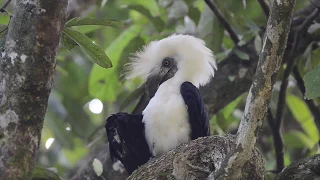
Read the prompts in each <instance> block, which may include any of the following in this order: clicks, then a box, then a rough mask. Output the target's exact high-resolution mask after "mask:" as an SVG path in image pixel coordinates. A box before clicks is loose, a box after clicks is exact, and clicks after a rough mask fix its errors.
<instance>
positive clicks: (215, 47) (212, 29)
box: [197, 6, 224, 53]
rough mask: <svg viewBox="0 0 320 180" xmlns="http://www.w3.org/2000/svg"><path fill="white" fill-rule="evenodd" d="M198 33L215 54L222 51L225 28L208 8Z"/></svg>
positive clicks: (205, 10)
mask: <svg viewBox="0 0 320 180" xmlns="http://www.w3.org/2000/svg"><path fill="white" fill-rule="evenodd" d="M197 33H198V34H199V37H200V38H201V39H203V40H204V41H205V42H206V46H207V47H208V48H210V49H211V50H212V51H213V52H214V53H218V52H219V51H220V50H221V45H222V40H223V37H224V35H223V33H224V28H223V26H221V24H220V22H219V21H218V19H217V18H216V16H214V14H213V12H212V10H211V9H210V8H209V7H208V6H205V7H204V9H203V11H202V13H201V16H200V20H199V24H198V26H197Z"/></svg>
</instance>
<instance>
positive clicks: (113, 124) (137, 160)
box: [105, 34, 217, 174]
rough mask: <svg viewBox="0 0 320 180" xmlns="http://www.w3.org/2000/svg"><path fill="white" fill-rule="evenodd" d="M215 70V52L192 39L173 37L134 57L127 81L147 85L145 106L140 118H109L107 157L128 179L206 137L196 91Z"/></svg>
mask: <svg viewBox="0 0 320 180" xmlns="http://www.w3.org/2000/svg"><path fill="white" fill-rule="evenodd" d="M216 70H217V65H216V61H215V57H214V55H213V52H212V51H211V50H210V49H209V48H207V47H206V45H205V42H204V41H203V40H201V39H199V38H196V37H194V36H192V35H184V34H173V35H171V36H168V37H166V38H164V39H161V40H157V41H153V42H151V43H149V44H148V45H145V46H144V47H143V48H142V49H140V50H139V51H137V52H136V53H134V54H133V55H132V57H130V62H129V64H128V65H127V68H126V75H125V76H126V79H128V80H130V79H134V78H141V79H142V80H143V81H144V82H145V84H146V86H145V94H146V96H147V97H148V98H149V102H148V104H147V106H146V107H145V109H144V110H143V111H142V113H139V114H129V113H126V112H120V113H117V114H113V115H111V116H110V117H109V118H107V120H106V125H105V128H106V132H107V137H108V141H109V150H110V155H111V157H112V158H113V159H114V158H116V159H118V160H120V161H121V163H122V164H123V165H124V167H125V169H126V170H127V172H128V173H129V174H131V173H132V172H133V171H134V170H136V169H137V168H138V167H140V166H141V165H143V164H145V163H146V162H147V161H148V160H149V159H150V158H151V157H157V156H160V155H162V154H164V153H166V152H168V151H170V150H172V149H174V148H176V147H177V146H178V145H180V144H183V143H187V142H189V141H191V140H194V139H197V138H199V137H205V136H209V135H210V128H209V118H208V114H207V111H206V108H205V105H204V102H203V99H202V97H201V94H200V92H199V87H200V86H204V85H206V84H207V83H208V82H209V81H210V80H211V79H212V77H214V74H215V71H216Z"/></svg>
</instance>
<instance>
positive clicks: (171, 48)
mask: <svg viewBox="0 0 320 180" xmlns="http://www.w3.org/2000/svg"><path fill="white" fill-rule="evenodd" d="M166 57H172V58H174V60H175V61H176V63H177V67H178V71H177V72H176V74H175V76H174V77H176V78H177V77H178V78H180V79H181V80H183V81H190V82H191V83H193V84H194V85H195V86H196V87H199V85H201V86H203V85H205V84H207V83H208V82H209V81H210V79H211V77H213V76H214V70H216V69H217V66H216V63H215V59H214V56H213V54H212V51H211V50H210V49H209V48H207V47H206V46H205V43H204V41H203V40H201V39H198V38H195V37H193V36H190V35H172V36H169V37H167V38H164V39H162V40H160V41H153V42H151V43H150V44H149V45H146V46H144V47H143V49H142V50H141V51H139V52H136V53H135V54H134V55H133V57H131V58H130V59H131V63H130V64H129V69H128V73H127V75H126V78H127V79H132V78H135V77H140V78H143V79H147V77H148V76H152V75H156V74H157V73H158V72H159V71H160V68H161V65H162V60H163V59H164V58H166Z"/></svg>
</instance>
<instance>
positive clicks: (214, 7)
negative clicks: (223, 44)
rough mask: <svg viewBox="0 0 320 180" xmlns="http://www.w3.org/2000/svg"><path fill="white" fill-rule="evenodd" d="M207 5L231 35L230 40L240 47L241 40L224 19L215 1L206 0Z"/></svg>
mask: <svg viewBox="0 0 320 180" xmlns="http://www.w3.org/2000/svg"><path fill="white" fill-rule="evenodd" d="M204 1H205V2H206V3H207V5H208V6H209V7H210V9H211V10H212V11H213V13H214V14H215V15H216V16H217V18H218V19H219V21H220V23H221V24H222V25H223V27H224V28H225V29H226V30H227V32H228V33H229V35H230V38H231V39H232V41H233V42H234V44H235V45H236V46H238V43H239V41H240V40H239V38H238V36H237V34H236V33H235V32H234V31H233V29H232V27H231V25H230V24H229V23H228V21H227V20H226V19H225V18H224V17H223V15H222V13H221V12H220V10H219V9H218V7H217V5H216V4H215V3H214V0H204Z"/></svg>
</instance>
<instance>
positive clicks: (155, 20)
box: [128, 5, 164, 31]
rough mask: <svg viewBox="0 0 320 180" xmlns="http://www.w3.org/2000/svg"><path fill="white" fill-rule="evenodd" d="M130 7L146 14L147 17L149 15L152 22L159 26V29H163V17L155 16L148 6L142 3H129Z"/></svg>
mask: <svg viewBox="0 0 320 180" xmlns="http://www.w3.org/2000/svg"><path fill="white" fill-rule="evenodd" d="M128 8H129V9H132V10H135V11H137V12H139V13H141V14H142V15H144V16H145V17H147V18H148V19H149V20H150V22H151V23H152V24H153V25H154V26H155V27H156V28H157V30H158V31H162V30H163V28H164V22H163V21H162V19H161V18H160V17H153V16H152V14H151V13H150V11H149V10H148V9H147V8H145V7H143V6H141V5H129V6H128Z"/></svg>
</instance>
